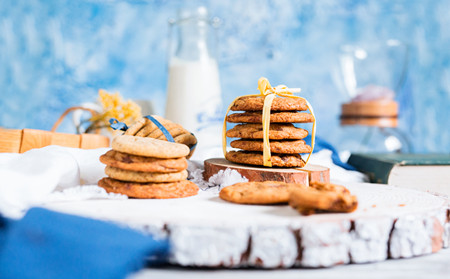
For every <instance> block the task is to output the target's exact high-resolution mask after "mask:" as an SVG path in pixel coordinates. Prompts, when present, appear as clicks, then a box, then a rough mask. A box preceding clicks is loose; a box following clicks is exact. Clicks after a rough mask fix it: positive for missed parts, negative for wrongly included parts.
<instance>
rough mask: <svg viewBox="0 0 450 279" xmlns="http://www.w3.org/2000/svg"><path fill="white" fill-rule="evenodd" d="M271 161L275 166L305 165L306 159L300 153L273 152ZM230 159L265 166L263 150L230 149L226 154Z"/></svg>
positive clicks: (239, 162)
mask: <svg viewBox="0 0 450 279" xmlns="http://www.w3.org/2000/svg"><path fill="white" fill-rule="evenodd" d="M271 155H272V156H271V158H270V160H271V162H272V166H274V167H287V168H292V167H300V168H301V167H304V166H305V164H306V163H305V161H303V159H302V156H300V155H299V154H271ZM225 158H226V159H227V160H228V161H231V162H234V163H238V164H248V165H257V166H263V165H264V163H263V154H262V152H251V151H229V152H227V154H226V155H225Z"/></svg>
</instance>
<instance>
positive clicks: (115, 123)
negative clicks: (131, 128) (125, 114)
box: [109, 118, 128, 131]
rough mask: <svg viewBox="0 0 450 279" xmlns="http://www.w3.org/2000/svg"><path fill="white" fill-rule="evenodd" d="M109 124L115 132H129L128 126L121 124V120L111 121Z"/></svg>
mask: <svg viewBox="0 0 450 279" xmlns="http://www.w3.org/2000/svg"><path fill="white" fill-rule="evenodd" d="M109 123H110V124H111V125H110V126H111V128H113V129H114V130H122V131H126V130H128V126H127V124H125V123H123V122H120V121H119V120H117V119H115V118H111V119H109Z"/></svg>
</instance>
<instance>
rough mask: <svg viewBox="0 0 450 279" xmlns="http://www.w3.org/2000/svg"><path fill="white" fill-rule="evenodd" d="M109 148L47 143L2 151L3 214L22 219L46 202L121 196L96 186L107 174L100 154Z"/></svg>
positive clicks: (0, 198)
mask: <svg viewBox="0 0 450 279" xmlns="http://www.w3.org/2000/svg"><path fill="white" fill-rule="evenodd" d="M108 150H109V148H99V149H90V150H84V149H79V148H69V147H61V146H46V147H43V148H38V149H32V150H29V151H27V152H25V153H23V154H17V153H0V213H1V214H2V215H4V216H6V217H10V218H20V217H22V216H23V214H24V213H25V211H26V210H27V209H28V208H30V207H32V206H38V205H41V204H43V203H45V202H47V201H55V200H75V199H78V200H79V199H89V198H118V197H119V196H118V195H114V194H113V195H111V194H107V193H106V191H105V190H103V189H102V188H100V187H98V186H96V184H97V181H98V180H99V179H101V178H102V177H103V176H105V174H104V168H105V165H103V164H102V163H101V162H100V161H99V157H100V155H101V154H104V153H106V151H108ZM80 185H83V186H80ZM89 185H90V186H89ZM119 198H124V196H122V195H120V197H119Z"/></svg>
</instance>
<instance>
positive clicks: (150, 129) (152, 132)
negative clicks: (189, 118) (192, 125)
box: [136, 115, 187, 139]
mask: <svg viewBox="0 0 450 279" xmlns="http://www.w3.org/2000/svg"><path fill="white" fill-rule="evenodd" d="M152 117H153V118H155V119H156V120H157V121H158V122H159V123H160V124H161V125H163V126H164V128H166V130H167V131H168V132H169V133H170V134H171V135H172V133H171V132H170V130H172V129H174V128H182V127H181V125H178V124H175V123H173V122H172V121H170V120H167V119H164V118H162V117H161V116H158V115H152ZM145 119H147V118H145ZM183 130H184V129H183ZM184 131H186V130H184ZM186 132H187V131H186ZM136 136H138V137H150V138H155V139H156V138H158V137H159V136H162V137H163V138H161V139H166V137H165V136H164V134H163V132H162V131H161V129H159V128H158V126H156V124H155V123H153V121H151V120H149V119H147V120H146V123H145V125H144V127H142V128H141V129H140V130H139V132H137V133H136ZM172 136H173V135H172Z"/></svg>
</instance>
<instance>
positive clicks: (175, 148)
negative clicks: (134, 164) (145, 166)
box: [111, 135, 190, 158]
mask: <svg viewBox="0 0 450 279" xmlns="http://www.w3.org/2000/svg"><path fill="white" fill-rule="evenodd" d="M111 147H112V149H114V150H116V151H119V152H123V153H128V154H133V155H138V156H146V157H155V158H179V157H185V156H187V155H188V154H189V152H190V150H189V147H187V146H186V145H184V144H179V143H174V142H168V141H164V140H157V139H153V138H147V137H135V136H130V135H120V136H116V137H115V138H114V139H113V140H112V143H111Z"/></svg>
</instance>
